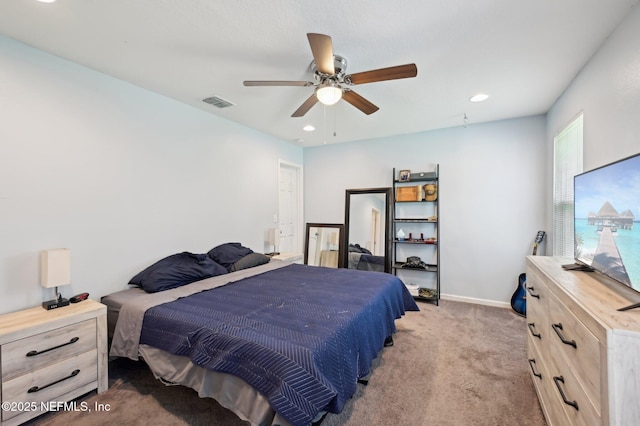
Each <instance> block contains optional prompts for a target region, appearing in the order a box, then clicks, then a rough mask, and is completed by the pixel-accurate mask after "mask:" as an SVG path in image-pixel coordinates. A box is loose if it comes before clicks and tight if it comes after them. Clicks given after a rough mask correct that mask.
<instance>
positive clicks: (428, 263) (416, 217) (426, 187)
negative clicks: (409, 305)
mask: <svg viewBox="0 0 640 426" xmlns="http://www.w3.org/2000/svg"><path fill="white" fill-rule="evenodd" d="M439 189H440V188H439V165H438V164H436V166H435V170H434V171H433V172H420V173H403V177H402V179H401V178H400V176H399V171H396V169H393V216H392V221H393V264H392V270H393V274H394V275H396V276H398V277H399V278H400V279H402V281H403V282H404V283H405V285H406V286H407V289H408V290H409V292H410V293H411V295H412V296H413V297H415V298H416V299H421V300H426V301H430V302H434V303H435V304H436V305H437V304H438V303H439V300H440V249H439V245H440V221H439V213H440V208H439V207H440V206H439V204H440V201H439V200H440V194H439ZM434 191H435V192H434Z"/></svg>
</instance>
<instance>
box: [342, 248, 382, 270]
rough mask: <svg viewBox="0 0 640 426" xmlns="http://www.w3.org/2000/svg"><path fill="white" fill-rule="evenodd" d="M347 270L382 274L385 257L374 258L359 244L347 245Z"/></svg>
mask: <svg viewBox="0 0 640 426" xmlns="http://www.w3.org/2000/svg"><path fill="white" fill-rule="evenodd" d="M348 262H349V266H348V268H349V269H359V270H361V271H373V272H384V267H385V257H384V256H376V255H374V254H372V253H371V251H369V250H367V249H366V248H364V247H361V246H360V245H359V244H349V259H348Z"/></svg>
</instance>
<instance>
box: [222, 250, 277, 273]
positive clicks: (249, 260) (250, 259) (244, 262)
mask: <svg viewBox="0 0 640 426" xmlns="http://www.w3.org/2000/svg"><path fill="white" fill-rule="evenodd" d="M270 260H271V258H270V257H269V256H266V255H264V254H262V253H255V252H254V253H250V254H248V255H246V256H244V257H243V258H242V259H240V260H238V261H237V262H235V263H234V264H233V265H231V266H229V272H235V271H240V270H242V269H247V268H253V267H254V266H258V265H264V264H265V263H269V261H270Z"/></svg>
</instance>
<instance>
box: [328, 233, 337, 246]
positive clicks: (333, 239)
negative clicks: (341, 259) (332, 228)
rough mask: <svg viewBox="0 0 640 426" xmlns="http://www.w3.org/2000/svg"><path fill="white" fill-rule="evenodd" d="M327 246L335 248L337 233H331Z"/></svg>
mask: <svg viewBox="0 0 640 426" xmlns="http://www.w3.org/2000/svg"><path fill="white" fill-rule="evenodd" d="M329 244H331V245H334V246H337V245H338V232H332V233H331V238H330V240H329Z"/></svg>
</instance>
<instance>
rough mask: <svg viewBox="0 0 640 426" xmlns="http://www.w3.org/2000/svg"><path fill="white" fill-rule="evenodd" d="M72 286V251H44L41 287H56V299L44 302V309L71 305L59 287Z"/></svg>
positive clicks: (41, 258)
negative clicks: (63, 296) (59, 290)
mask: <svg viewBox="0 0 640 426" xmlns="http://www.w3.org/2000/svg"><path fill="white" fill-rule="evenodd" d="M69 284H71V250H69V249H66V248H60V249H52V250H44V251H43V252H42V253H41V254H40V285H42V287H44V288H51V287H55V289H56V298H55V299H54V300H48V301H46V302H42V307H43V308H44V309H47V310H49V309H55V308H60V307H62V306H67V305H68V304H69V300H68V299H63V298H62V295H61V294H60V293H58V286H61V285H69Z"/></svg>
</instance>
